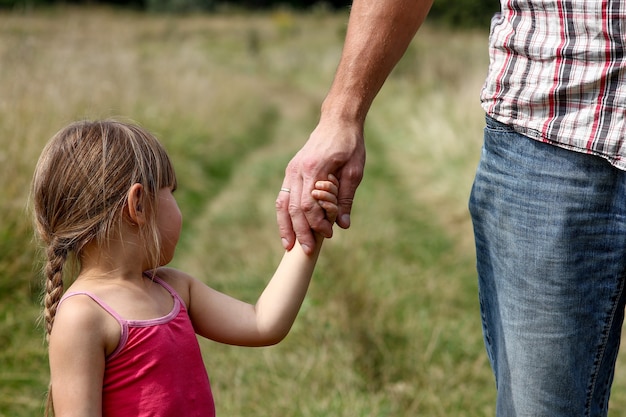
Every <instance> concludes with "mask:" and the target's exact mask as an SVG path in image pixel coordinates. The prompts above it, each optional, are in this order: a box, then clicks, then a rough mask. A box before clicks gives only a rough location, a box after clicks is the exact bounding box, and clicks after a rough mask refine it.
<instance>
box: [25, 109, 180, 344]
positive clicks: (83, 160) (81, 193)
mask: <svg viewBox="0 0 626 417" xmlns="http://www.w3.org/2000/svg"><path fill="white" fill-rule="evenodd" d="M135 183H139V184H142V185H143V187H144V190H145V193H144V194H143V201H142V203H143V206H144V207H145V210H146V213H152V214H153V213H154V210H155V209H156V196H157V191H158V190H159V189H161V188H163V187H176V176H175V174H174V169H173V167H172V164H171V162H170V159H169V157H168V156H167V153H166V152H165V149H164V148H163V146H162V145H161V144H160V143H159V141H158V140H157V139H156V138H155V137H154V136H153V135H151V134H150V133H149V132H147V131H146V130H144V129H142V128H140V127H138V126H136V125H133V124H128V123H123V122H119V121H115V120H103V121H80V122H76V123H72V124H71V125H69V126H67V127H65V128H64V129H62V130H60V131H59V132H58V133H57V134H56V135H54V136H53V137H52V139H51V140H50V141H49V142H48V144H47V145H46V147H45V148H44V150H43V152H42V154H41V156H40V157H39V161H38V163H37V167H36V169H35V175H34V178H33V184H32V190H31V192H32V201H33V209H34V222H35V229H36V231H37V234H38V235H39V237H40V238H41V240H42V241H43V242H44V244H45V247H46V258H47V262H46V265H45V294H44V300H43V304H44V306H43V307H44V308H43V319H44V321H45V327H46V337H49V335H50V332H51V331H52V325H53V324H54V317H55V315H56V310H57V307H58V305H59V301H60V300H61V296H62V295H63V288H64V284H63V267H64V265H65V263H66V261H67V260H68V256H69V255H73V258H74V259H76V261H77V262H78V263H79V264H80V259H81V252H82V250H83V248H84V247H85V245H86V244H88V243H90V242H92V241H95V242H97V244H98V245H101V246H104V245H106V244H107V242H108V241H109V239H111V238H112V237H113V234H114V233H116V232H118V231H120V230H121V229H120V227H119V226H120V225H121V222H123V221H124V209H125V207H126V204H127V195H128V191H129V189H130V187H131V186H132V185H133V184H135ZM140 230H141V232H140V233H142V238H143V241H144V242H146V248H147V250H148V254H149V257H150V258H149V259H150V261H151V264H152V265H153V266H154V267H155V268H156V267H157V266H159V265H158V263H159V258H160V239H159V234H158V231H157V228H156V224H155V216H154V215H150V216H149V217H148V221H147V225H146V227H142V228H141V229H140Z"/></svg>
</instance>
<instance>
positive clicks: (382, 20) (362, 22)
mask: <svg viewBox="0 0 626 417" xmlns="http://www.w3.org/2000/svg"><path fill="white" fill-rule="evenodd" d="M431 5H432V0H387V1H385V0H355V1H354V2H353V5H352V9H351V12H350V19H349V22H348V31H347V34H346V39H345V43H344V49H343V53H342V56H341V60H340V62H339V66H338V68H337V71H336V74H335V79H334V80H333V83H332V86H331V88H330V90H329V93H328V95H327V97H326V99H325V100H324V103H323V105H322V117H332V118H339V119H344V120H349V121H353V122H357V123H361V124H362V123H363V122H364V121H365V116H366V115H367V112H368V111H369V108H370V106H371V104H372V101H373V100H374V98H375V97H376V95H377V94H378V92H379V91H380V88H381V87H382V85H383V84H384V82H385V80H386V79H387V77H388V76H389V74H390V73H391V70H392V69H393V68H394V66H395V65H396V64H397V63H398V61H399V60H400V58H401V57H402V55H403V54H404V52H405V51H406V49H407V47H408V45H409V43H410V42H411V40H412V39H413V37H414V35H415V33H416V32H417V30H418V29H419V27H420V26H421V24H422V23H423V21H424V19H425V18H426V15H427V14H428V11H429V10H430V7H431Z"/></svg>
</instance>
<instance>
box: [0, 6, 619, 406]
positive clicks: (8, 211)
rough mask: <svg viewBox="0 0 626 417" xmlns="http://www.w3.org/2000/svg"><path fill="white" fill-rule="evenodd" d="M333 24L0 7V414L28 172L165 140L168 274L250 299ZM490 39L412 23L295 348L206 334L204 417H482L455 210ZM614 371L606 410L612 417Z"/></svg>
mask: <svg viewBox="0 0 626 417" xmlns="http://www.w3.org/2000/svg"><path fill="white" fill-rule="evenodd" d="M345 23H346V15H344V14H327V13H324V12H323V11H318V12H314V13H310V14H307V15H297V14H292V13H288V12H285V11H277V12H274V13H267V14H258V15H241V14H228V15H226V14H220V15H211V16H179V17H171V16H169V17H167V16H155V15H142V14H135V13H131V12H121V11H113V10H107V9H88V10H76V9H69V8H60V9H53V10H48V11H40V12H33V13H26V14H17V13H4V14H0V187H1V190H2V198H0V213H1V216H2V220H1V221H0V417H5V416H6V417H25V416H34V415H41V410H42V403H43V399H44V395H45V391H46V387H47V383H48V369H47V362H46V353H45V352H46V348H45V344H44V342H43V330H42V328H41V327H39V326H38V324H37V318H38V314H39V304H38V303H39V296H40V287H39V280H40V274H39V268H40V266H41V263H40V261H39V259H40V253H39V252H38V250H37V247H36V244H35V242H34V241H33V238H32V231H31V229H30V220H29V218H28V212H27V211H26V209H25V207H26V205H27V197H28V187H29V182H30V178H31V174H32V170H33V167H34V164H35V161H36V158H37V156H38V154H39V152H40V150H41V148H42V146H43V144H44V143H45V141H46V140H47V139H48V138H49V137H50V136H52V135H53V134H54V133H55V132H56V131H57V130H58V129H59V128H61V127H62V126H64V125H65V124H67V123H68V122H70V121H72V120H75V119H82V118H101V117H109V116H116V117H123V118H125V119H132V120H134V121H137V122H138V123H140V124H142V125H143V126H145V127H147V128H148V129H150V130H151V131H153V132H154V133H156V135H157V136H158V137H159V138H161V139H162V141H163V142H164V143H165V145H166V147H167V148H168V150H169V151H170V154H171V156H172V158H173V160H174V164H175V166H176V169H177V173H178V176H179V184H180V188H179V191H177V198H178V200H179V205H180V206H181V209H182V211H183V214H184V218H185V226H184V231H183V237H182V241H181V243H180V246H179V248H178V251H177V255H176V257H175V259H174V261H173V266H175V267H178V268H181V269H184V270H186V271H188V272H190V273H192V274H194V275H195V276H197V277H199V278H200V279H202V280H204V281H206V282H207V283H209V284H210V285H212V286H213V287H215V288H217V289H219V290H222V291H224V292H227V293H229V294H231V295H233V296H236V297H239V298H242V299H246V300H248V301H251V302H253V301H254V300H255V299H256V297H257V296H258V294H259V293H260V290H261V289H262V288H263V286H264V284H265V282H266V281H267V279H268V278H269V276H270V274H271V272H272V271H273V269H274V268H275V265H276V264H277V262H278V260H279V258H280V255H281V252H282V249H281V245H280V241H279V238H278V234H277V229H276V225H275V215H274V208H273V203H274V199H275V197H276V193H277V190H278V188H279V187H280V184H281V180H282V174H283V170H284V167H285V165H286V163H287V161H288V160H289V158H290V157H291V156H292V155H293V154H294V153H295V152H296V151H297V150H298V149H299V147H300V146H301V145H302V144H303V143H304V141H305V140H306V138H307V136H308V133H309V132H310V130H311V129H312V128H313V127H314V125H315V122H316V119H317V117H318V109H319V105H320V103H321V100H322V99H323V96H324V94H325V91H326V89H327V87H328V85H329V84H330V82H331V79H332V74H333V71H334V69H335V66H336V64H337V61H338V58H339V55H340V53H341V46H342V40H343V35H344V33H345ZM486 36H487V34H486V33H485V32H450V31H445V30H443V29H437V28H435V27H433V26H432V25H428V24H427V25H426V26H425V27H424V28H423V30H422V31H421V33H420V34H419V35H418V37H417V38H416V40H415V41H414V42H413V44H412V45H411V47H410V50H409V51H408V52H407V54H406V56H405V57H404V59H403V60H402V61H401V63H400V64H399V65H398V67H397V69H396V70H395V71H394V73H393V74H392V75H391V77H390V79H389V80H388V82H387V84H386V85H385V87H384V89H383V91H382V92H381V93H380V95H379V97H378V99H377V101H376V102H375V103H374V106H373V108H372V111H371V112H370V116H369V118H368V122H367V126H366V134H367V142H368V162H367V168H366V176H365V178H364V181H363V183H362V185H361V187H360V189H359V191H358V194H357V199H356V203H355V207H354V212H353V219H352V220H353V226H352V228H351V229H350V230H348V231H343V230H337V231H336V234H335V237H334V238H333V239H332V240H330V241H327V242H326V243H325V247H324V249H323V253H322V257H321V260H320V263H319V268H318V269H317V271H316V273H315V277H314V281H313V284H312V286H311V290H310V292H309V295H308V296H307V299H306V301H305V303H304V306H303V308H302V311H301V314H300V315H299V317H298V319H297V321H296V323H295V325H294V328H293V330H292V332H291V334H290V335H289V336H288V337H287V339H286V340H285V341H284V342H283V343H282V344H280V345H278V346H275V347H271V348H260V349H247V348H238V347H230V346H222V345H219V344H216V343H213V342H210V341H202V342H201V345H202V349H203V353H204V358H205V363H206V365H207V368H208V370H209V375H210V377H211V381H212V384H213V388H214V394H215V397H216V403H217V411H218V415H220V416H233V417H244V416H302V417H309V416H311V417H312V416H346V417H348V416H349V417H352V416H414V415H421V416H459V417H462V416H489V415H493V410H494V393H495V390H494V383H493V379H492V376H491V372H490V369H489V364H488V362H487V358H486V355H485V353H484V348H483V345H482V336H481V328H480V319H479V314H478V305H477V304H478V303H477V300H476V278H475V271H474V253H473V243H472V234H471V227H470V223H469V218H468V214H467V210H466V201H467V196H468V194H469V189H470V186H471V181H472V177H473V171H474V169H475V165H476V162H477V159H478V155H479V151H480V145H481V139H482V132H481V131H482V125H483V120H482V113H481V110H480V106H479V102H478V93H479V90H480V87H481V83H482V79H483V77H484V74H485V71H486V66H487V57H486V54H485V47H486ZM622 362H623V360H622V359H621V358H620V363H619V364H618V372H617V375H616V382H615V387H614V394H613V404H612V415H613V416H626V365H621V363H622Z"/></svg>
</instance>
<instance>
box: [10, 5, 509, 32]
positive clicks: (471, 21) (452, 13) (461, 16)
mask: <svg viewBox="0 0 626 417" xmlns="http://www.w3.org/2000/svg"><path fill="white" fill-rule="evenodd" d="M67 3H70V4H77V5H80V4H111V5H115V6H119V7H132V8H135V9H140V10H145V11H150V12H160V13H189V12H212V11H215V10H218V9H219V8H220V7H236V8H241V9H244V10H252V11H255V10H265V9H272V8H276V7H283V8H284V7H286V8H291V9H294V10H307V9H311V8H313V7H318V8H319V7H324V8H326V9H329V10H342V9H344V10H345V9H348V8H349V7H350V4H351V3H352V2H351V0H0V9H17V10H19V9H32V8H34V7H39V6H50V5H55V4H67ZM498 4H499V3H498V2H497V1H496V0H435V2H434V4H433V7H432V9H431V12H430V15H429V18H428V19H429V21H431V22H435V23H443V24H445V25H447V26H450V27H453V28H471V27H487V25H488V24H489V20H490V19H491V17H492V16H493V14H494V12H496V11H497V9H498Z"/></svg>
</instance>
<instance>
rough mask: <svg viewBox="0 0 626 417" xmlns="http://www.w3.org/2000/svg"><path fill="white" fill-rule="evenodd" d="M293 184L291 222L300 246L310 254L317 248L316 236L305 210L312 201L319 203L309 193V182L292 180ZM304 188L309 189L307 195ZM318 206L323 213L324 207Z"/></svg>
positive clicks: (290, 210) (290, 204)
mask: <svg viewBox="0 0 626 417" xmlns="http://www.w3.org/2000/svg"><path fill="white" fill-rule="evenodd" d="M291 185H292V186H291V190H290V191H291V192H290V193H289V196H290V197H289V207H288V210H289V215H290V216H291V224H292V227H293V231H294V233H295V235H296V239H297V240H298V242H300V246H302V250H303V251H304V253H306V254H309V255H310V254H311V253H313V250H314V248H315V236H314V235H313V231H312V230H311V228H312V225H310V223H309V220H308V218H307V216H306V212H305V210H307V208H308V204H310V202H311V201H312V202H313V203H315V205H317V204H316V201H315V200H313V199H312V197H311V196H310V195H309V191H308V190H309V188H308V186H307V184H305V183H303V182H302V180H300V181H295V182H292V183H291ZM303 190H307V191H306V195H305V194H303V192H304V191H303ZM317 208H318V211H319V212H321V213H322V215H323V210H322V208H321V207H319V205H317Z"/></svg>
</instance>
